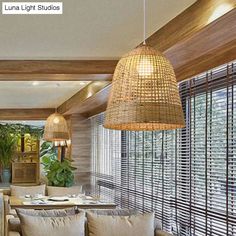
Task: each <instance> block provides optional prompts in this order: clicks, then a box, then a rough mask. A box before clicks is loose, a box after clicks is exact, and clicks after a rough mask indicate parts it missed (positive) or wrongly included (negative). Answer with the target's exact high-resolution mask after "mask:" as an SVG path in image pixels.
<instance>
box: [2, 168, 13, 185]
mask: <svg viewBox="0 0 236 236" xmlns="http://www.w3.org/2000/svg"><path fill="white" fill-rule="evenodd" d="M10 181H11V171H10V169H9V168H5V169H3V170H2V182H3V183H10Z"/></svg>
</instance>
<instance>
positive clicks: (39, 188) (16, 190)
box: [10, 185, 46, 197]
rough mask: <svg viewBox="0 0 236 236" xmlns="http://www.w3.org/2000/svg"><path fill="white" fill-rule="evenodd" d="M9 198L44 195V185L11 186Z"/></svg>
mask: <svg viewBox="0 0 236 236" xmlns="http://www.w3.org/2000/svg"><path fill="white" fill-rule="evenodd" d="M10 189H11V196H16V197H22V196H25V195H31V196H35V195H37V194H41V195H43V196H44V195H45V190H46V185H36V186H27V187H23V186H16V185H11V186H10Z"/></svg>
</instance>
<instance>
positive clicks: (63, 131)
mask: <svg viewBox="0 0 236 236" xmlns="http://www.w3.org/2000/svg"><path fill="white" fill-rule="evenodd" d="M43 138H44V139H45V140H47V141H51V142H54V141H65V140H68V139H69V131H68V127H67V123H66V120H65V118H64V117H63V116H62V115H61V114H59V113H57V112H55V113H53V114H52V115H50V116H49V117H48V118H47V121H46V125H45V128H44V136H43Z"/></svg>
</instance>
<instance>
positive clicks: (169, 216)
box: [91, 63, 236, 236]
mask: <svg viewBox="0 0 236 236" xmlns="http://www.w3.org/2000/svg"><path fill="white" fill-rule="evenodd" d="M179 88H180V95H181V99H182V104H183V109H184V112H185V119H186V128H184V129H181V130H177V131H155V132H150V131H149V132H131V131H122V132H121V131H113V130H106V129H104V128H103V126H102V124H103V114H101V115H99V116H96V117H94V118H92V119H91V122H92V140H93V144H92V157H93V181H94V184H95V185H96V186H97V188H96V190H97V191H99V192H100V194H101V196H102V197H103V198H109V199H110V200H114V201H115V202H116V203H117V204H119V206H120V207H122V208H136V209H139V210H140V211H143V212H146V211H155V214H156V218H158V219H160V220H161V222H162V226H163V229H165V230H168V231H172V232H173V233H174V234H176V235H181V236H182V235H186V236H194V235H196V236H205V235H213V236H223V235H230V236H231V235H232V236H233V235H236V63H231V64H228V65H225V66H221V67H219V68H217V69H214V70H212V71H209V72H207V73H204V74H202V75H200V76H198V77H196V78H193V79H191V80H189V81H185V82H182V83H181V84H180V85H179Z"/></svg>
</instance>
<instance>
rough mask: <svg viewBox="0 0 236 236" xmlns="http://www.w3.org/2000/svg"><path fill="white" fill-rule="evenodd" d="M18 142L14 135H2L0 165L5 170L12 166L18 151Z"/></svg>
mask: <svg viewBox="0 0 236 236" xmlns="http://www.w3.org/2000/svg"><path fill="white" fill-rule="evenodd" d="M16 141H17V139H16V137H15V136H14V135H12V134H9V133H1V135H0V163H1V165H2V168H3V169H8V168H10V166H11V162H12V159H13V158H14V155H15V151H16Z"/></svg>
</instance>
